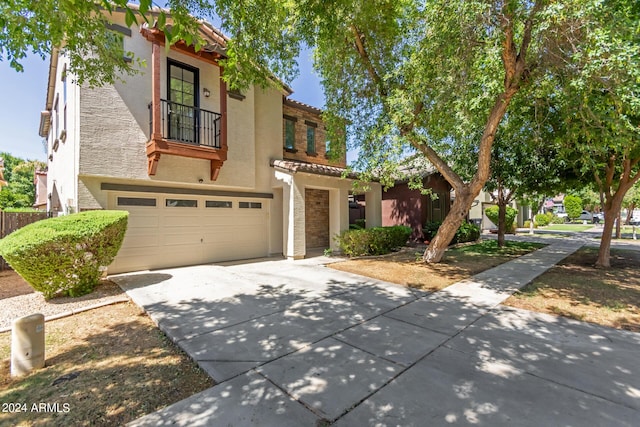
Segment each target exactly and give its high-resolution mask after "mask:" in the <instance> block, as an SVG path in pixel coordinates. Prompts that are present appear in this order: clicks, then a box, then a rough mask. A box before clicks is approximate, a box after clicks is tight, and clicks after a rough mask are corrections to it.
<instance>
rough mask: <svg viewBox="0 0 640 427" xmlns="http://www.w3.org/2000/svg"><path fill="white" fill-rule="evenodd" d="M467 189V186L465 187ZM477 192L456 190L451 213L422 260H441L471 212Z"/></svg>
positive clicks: (435, 261)
mask: <svg viewBox="0 0 640 427" xmlns="http://www.w3.org/2000/svg"><path fill="white" fill-rule="evenodd" d="M465 189H466V188H465ZM476 195H477V194H473V193H472V192H470V191H468V190H467V191H460V192H458V191H456V199H455V201H454V202H453V205H452V206H451V210H450V211H449V214H448V215H447V216H446V217H445V219H444V221H443V222H442V225H441V226H440V228H438V232H437V233H436V235H435V236H434V238H433V240H432V241H431V243H429V246H427V249H425V251H424V255H422V260H423V261H424V262H428V263H437V262H440V260H441V259H442V257H443V256H444V253H445V252H446V250H447V248H448V247H449V244H450V243H451V240H453V237H454V236H455V234H456V231H458V228H459V227H460V224H462V222H463V221H464V220H465V218H466V217H467V214H468V213H469V207H470V206H471V203H473V199H474V198H475V197H476Z"/></svg>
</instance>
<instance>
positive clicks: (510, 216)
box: [484, 206, 518, 233]
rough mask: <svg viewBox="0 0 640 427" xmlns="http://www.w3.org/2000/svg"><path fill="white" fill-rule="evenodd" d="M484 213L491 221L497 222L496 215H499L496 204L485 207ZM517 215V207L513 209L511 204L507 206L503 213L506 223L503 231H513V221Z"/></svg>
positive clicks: (514, 228) (514, 229)
mask: <svg viewBox="0 0 640 427" xmlns="http://www.w3.org/2000/svg"><path fill="white" fill-rule="evenodd" d="M484 213H485V215H487V218H489V219H490V220H491V222H493V223H494V224H498V216H499V208H498V206H489V207H488V208H487V209H485V211H484ZM517 215H518V210H517V209H514V208H512V207H511V206H507V211H506V213H505V222H506V223H507V226H506V228H505V231H506V232H507V233H515V231H516V227H515V226H514V224H513V223H514V221H515V219H516V216H517Z"/></svg>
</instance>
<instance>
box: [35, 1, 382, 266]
mask: <svg viewBox="0 0 640 427" xmlns="http://www.w3.org/2000/svg"><path fill="white" fill-rule="evenodd" d="M124 22H125V18H124V14H122V13H119V12H114V14H113V25H112V26H110V28H111V29H112V30H113V31H115V32H117V33H118V34H120V37H121V39H122V42H123V43H124V48H125V51H131V52H133V53H134V54H135V55H136V56H137V57H138V58H140V59H143V60H145V61H146V63H147V64H148V68H146V69H143V70H141V73H140V74H138V75H136V76H133V77H128V78H126V83H115V84H113V85H109V86H105V87H101V88H89V87H85V86H78V85H77V84H74V82H73V80H72V78H70V76H68V75H67V74H68V73H67V67H68V62H67V59H66V58H65V56H64V55H61V54H60V52H58V51H57V50H54V52H53V55H52V57H51V66H50V70H49V84H48V92H47V100H46V111H44V112H43V113H42V116H41V123H40V134H41V135H42V136H43V137H46V138H48V144H49V147H48V152H49V153H50V156H49V163H48V174H49V176H48V189H47V193H48V200H49V206H48V208H49V209H50V210H55V211H58V212H60V213H70V212H78V211H83V210H91V209H122V210H127V211H129V213H130V216H129V227H128V230H127V233H126V236H125V240H124V243H123V246H122V249H121V250H120V252H119V254H118V256H117V258H116V260H115V261H114V263H113V264H112V265H111V266H110V267H109V273H117V272H125V271H134V270H143V269H152V268H162V267H170V266H180V265H189V264H199V263H208V262H217V261H225V260H238V259H248V258H256V257H264V256H268V255H273V254H283V255H284V256H286V257H288V258H293V259H297V258H303V257H304V256H305V255H306V254H307V253H308V252H309V251H310V250H311V249H315V248H322V249H324V248H329V247H331V248H334V249H336V244H335V241H334V239H333V236H334V235H335V234H337V233H339V232H340V231H342V230H345V229H347V228H348V226H349V200H348V196H349V190H350V188H351V185H352V180H353V178H355V177H354V176H350V177H348V178H347V179H342V178H341V176H342V174H343V173H344V166H345V159H344V158H342V159H340V160H339V161H337V162H335V163H332V162H331V161H330V160H329V159H328V158H327V156H326V155H325V154H326V153H325V151H326V150H325V137H324V134H325V130H324V124H323V122H322V117H321V114H322V112H321V111H320V110H318V109H316V108H313V107H310V106H307V105H304V104H301V103H299V102H296V101H292V100H290V99H288V98H286V97H287V96H289V95H290V94H291V90H290V89H288V88H286V87H285V86H284V85H283V86H282V87H280V89H274V88H270V89H261V88H258V87H251V88H249V89H248V90H246V91H244V92H243V93H238V92H229V91H227V87H226V84H225V83H224V81H223V80H222V79H221V78H220V74H221V68H220V66H219V63H218V61H219V60H220V59H222V58H224V57H225V49H226V42H227V39H226V38H225V36H224V35H222V34H221V33H220V32H219V31H218V30H217V29H215V28H213V27H212V26H210V25H208V24H202V25H201V28H200V30H201V34H202V35H203V36H204V37H205V39H206V41H207V44H206V46H205V47H204V48H203V50H201V51H199V52H195V51H194V49H193V48H192V47H191V46H187V45H186V44H185V43H182V42H180V43H177V44H176V45H174V46H172V47H171V48H170V49H169V50H165V48H164V42H165V39H164V34H163V33H162V32H161V31H158V30H157V29H155V28H154V27H153V26H147V25H146V24H144V25H142V26H141V27H140V28H135V27H132V28H131V29H129V28H127V27H126V26H125V25H124ZM370 188H371V190H370V191H369V193H367V199H368V201H369V203H368V208H367V218H368V219H369V224H368V225H370V226H375V225H379V224H380V186H379V184H377V183H371V184H370Z"/></svg>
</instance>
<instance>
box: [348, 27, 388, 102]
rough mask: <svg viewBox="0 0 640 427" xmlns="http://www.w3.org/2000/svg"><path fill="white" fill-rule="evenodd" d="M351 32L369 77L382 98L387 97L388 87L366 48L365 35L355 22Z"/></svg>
mask: <svg viewBox="0 0 640 427" xmlns="http://www.w3.org/2000/svg"><path fill="white" fill-rule="evenodd" d="M350 29H351V33H353V37H354V39H355V47H356V50H357V51H358V54H359V55H360V58H361V59H362V61H363V62H364V65H365V67H366V68H367V72H368V73H369V77H371V80H373V83H374V84H375V86H376V88H377V89H378V93H379V94H380V96H381V97H382V98H386V97H387V95H388V91H387V88H386V87H385V85H384V81H383V80H382V78H381V77H380V75H379V74H378V73H377V72H376V69H375V67H374V66H373V62H372V61H371V57H370V56H369V53H368V52H367V49H366V48H365V45H364V42H365V35H364V34H363V33H362V32H361V31H360V30H359V29H358V27H356V25H355V24H351V25H350Z"/></svg>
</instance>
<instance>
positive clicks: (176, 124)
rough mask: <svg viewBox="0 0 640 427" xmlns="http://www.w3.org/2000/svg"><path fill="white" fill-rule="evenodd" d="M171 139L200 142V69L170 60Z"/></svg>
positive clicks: (169, 118)
mask: <svg viewBox="0 0 640 427" xmlns="http://www.w3.org/2000/svg"><path fill="white" fill-rule="evenodd" d="M168 65H169V72H168V73H167V74H168V76H169V82H168V89H169V91H168V92H169V94H168V95H169V108H168V110H167V119H168V120H167V121H168V124H169V139H175V140H178V141H182V142H188V143H191V144H197V143H198V119H199V117H198V116H199V109H198V69H197V68H193V67H190V66H188V65H185V64H180V63H178V62H174V61H168Z"/></svg>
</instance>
